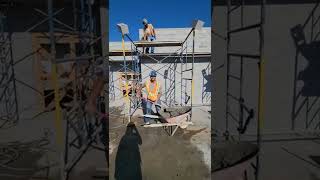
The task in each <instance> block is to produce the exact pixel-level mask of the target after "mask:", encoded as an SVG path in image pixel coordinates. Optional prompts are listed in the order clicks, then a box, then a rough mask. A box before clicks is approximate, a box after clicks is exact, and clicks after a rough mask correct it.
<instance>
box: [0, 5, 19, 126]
mask: <svg viewBox="0 0 320 180" xmlns="http://www.w3.org/2000/svg"><path fill="white" fill-rule="evenodd" d="M10 6H11V2H10V1H9V0H7V1H2V2H1V4H0V129H1V128H7V127H11V126H13V125H15V124H16V123H17V122H18V120H19V111H18V102H17V91H16V80H15V71H14V64H13V58H12V45H11V36H12V33H11V31H10V28H9V26H8V21H9V20H10V19H9V16H10V15H9V8H10Z"/></svg>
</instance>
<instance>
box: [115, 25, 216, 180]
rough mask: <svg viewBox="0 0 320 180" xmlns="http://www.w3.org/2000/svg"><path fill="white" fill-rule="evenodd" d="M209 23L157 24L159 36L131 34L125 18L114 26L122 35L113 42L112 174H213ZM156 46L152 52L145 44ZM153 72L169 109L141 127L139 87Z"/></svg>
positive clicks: (153, 176) (146, 176) (166, 176)
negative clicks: (152, 38)
mask: <svg viewBox="0 0 320 180" xmlns="http://www.w3.org/2000/svg"><path fill="white" fill-rule="evenodd" d="M203 26H204V22H202V21H201V20H194V21H192V20H190V27H185V28H157V27H155V31H156V34H157V39H156V40H155V41H153V42H150V41H143V40H141V41H133V40H132V38H131V37H130V32H131V30H130V27H128V26H127V25H126V24H125V22H123V23H119V24H117V26H115V27H111V28H119V37H122V42H109V49H110V51H109V100H110V104H109V107H110V112H109V117H110V127H109V136H110V140H109V143H110V144H109V147H110V148H109V150H110V151H109V153H110V162H112V163H110V171H109V172H110V177H109V178H110V179H118V178H120V179H121V177H123V178H124V179H126V178H125V177H124V176H125V175H126V174H127V175H128V176H130V177H131V178H133V177H134V178H136V179H141V176H142V177H143V179H171V178H175V179H181V180H182V179H190V180H191V179H197V178H198V177H203V178H202V179H210V159H211V158H210V157H211V156H210V125H211V120H210V117H211V115H210V110H209V109H210V105H211V92H212V89H211V87H212V84H211V37H210V34H211V33H210V32H211V28H210V27H203ZM142 37H143V31H142V29H140V30H139V39H142ZM150 47H154V48H155V49H154V53H146V52H145V51H144V49H146V48H150ZM150 71H156V72H157V82H159V83H160V86H161V87H162V88H161V94H162V95H161V98H160V101H161V110H160V112H163V111H162V110H164V111H167V112H169V114H170V116H167V117H164V116H163V115H164V114H165V113H160V112H158V114H157V113H155V114H154V115H152V118H155V119H157V120H156V122H158V123H151V124H150V125H142V126H140V125H141V124H143V117H142V116H143V115H144V113H143V108H144V106H143V103H142V100H141V98H139V95H138V94H137V92H135V90H136V89H135V88H136V87H138V86H139V84H142V83H144V82H146V81H149V74H150ZM159 119H160V120H159ZM185 121H186V122H185ZM128 122H130V123H129V125H127V124H128ZM132 123H134V125H132ZM185 136H187V137H185ZM168 148H170V151H168ZM129 149H130V151H128V150H129ZM167 152H168V153H167ZM182 152H183V153H182ZM154 154H159V155H156V156H154ZM185 155H186V156H188V157H190V158H184V157H182V156H185ZM128 158H130V161H129V162H128V160H127V159H128ZM169 161H170V162H169ZM141 162H143V163H141ZM164 164H168V165H167V166H164ZM190 169H193V170H191V171H190ZM134 178H133V179H134Z"/></svg>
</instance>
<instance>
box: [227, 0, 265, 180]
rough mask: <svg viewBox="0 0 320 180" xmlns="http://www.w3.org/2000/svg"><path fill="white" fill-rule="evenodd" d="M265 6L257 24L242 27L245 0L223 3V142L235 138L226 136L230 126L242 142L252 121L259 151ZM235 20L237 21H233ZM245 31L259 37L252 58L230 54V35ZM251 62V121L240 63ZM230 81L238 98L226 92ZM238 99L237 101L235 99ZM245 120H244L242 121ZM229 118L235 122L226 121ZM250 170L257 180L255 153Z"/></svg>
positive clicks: (248, 55)
mask: <svg viewBox="0 0 320 180" xmlns="http://www.w3.org/2000/svg"><path fill="white" fill-rule="evenodd" d="M265 5H266V0H260V19H259V20H258V22H257V23H255V24H251V25H245V24H244V12H245V6H246V4H245V0H241V1H232V0H227V32H226V34H227V39H226V40H227V47H226V50H227V52H226V53H227V62H226V65H227V74H226V77H227V83H226V84H227V87H226V114H225V117H226V121H225V123H226V129H225V132H224V136H225V138H226V140H230V136H231V137H232V138H233V137H234V136H235V135H233V136H232V135H230V132H234V129H232V130H231V129H230V123H231V122H236V123H237V125H236V127H237V129H236V130H235V131H237V132H238V140H239V141H241V140H242V138H241V136H242V135H243V134H245V133H246V131H247V127H248V125H249V123H250V121H252V119H256V121H257V126H256V133H255V136H256V138H255V143H256V144H257V146H258V149H260V148H261V129H262V122H263V95H264V92H263V90H264V87H263V85H264V61H265V59H264V26H265ZM239 9H240V27H238V28H234V29H231V27H232V22H233V17H234V16H235V15H234V14H233V13H234V12H235V11H236V10H239ZM234 18H238V17H234ZM249 30H257V31H258V33H259V36H258V40H259V52H258V53H256V54H248V53H243V52H240V51H238V52H237V51H236V50H231V47H232V42H234V40H233V37H234V36H233V35H235V34H237V33H240V32H245V31H249ZM252 59H253V60H255V61H252V62H253V63H254V62H255V63H257V65H258V66H257V68H258V72H259V75H258V81H259V82H258V102H257V104H258V108H257V111H258V112H257V117H255V113H254V109H253V108H249V107H248V105H247V104H246V100H245V99H244V93H243V89H244V86H243V81H244V77H243V63H244V61H249V60H252ZM233 61H240V74H239V76H236V75H234V74H232V73H231V68H230V65H231V63H232V62H233ZM230 79H234V80H237V81H238V82H239V84H238V85H239V86H238V89H239V94H238V95H235V94H232V93H231V91H230ZM237 96H238V97H237ZM231 100H233V101H235V103H236V104H237V105H238V107H239V109H238V111H237V114H238V115H239V116H238V117H235V116H234V112H232V110H231V108H230V104H231V103H230V101H231ZM245 116H246V117H247V118H246V119H244V117H245ZM230 118H231V119H232V120H235V121H230ZM252 167H253V170H254V177H255V179H256V180H258V179H259V170H260V157H259V153H258V154H257V156H256V162H255V163H254V164H253V163H252ZM244 173H245V174H244V175H245V176H247V171H245V172H244ZM246 178H247V177H246Z"/></svg>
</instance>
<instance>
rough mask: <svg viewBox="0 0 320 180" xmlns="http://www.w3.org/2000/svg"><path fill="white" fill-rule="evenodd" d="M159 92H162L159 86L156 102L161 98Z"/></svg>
mask: <svg viewBox="0 0 320 180" xmlns="http://www.w3.org/2000/svg"><path fill="white" fill-rule="evenodd" d="M161 92H162V87H161V86H160V87H159V93H158V96H157V101H158V100H160V98H161V95H162V93H161Z"/></svg>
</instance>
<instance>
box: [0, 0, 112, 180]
mask: <svg viewBox="0 0 320 180" xmlns="http://www.w3.org/2000/svg"><path fill="white" fill-rule="evenodd" d="M8 2H9V1H8ZM46 2H47V8H46V9H45V10H41V9H38V8H36V7H35V8H33V10H35V11H36V12H37V13H39V14H40V15H41V16H43V17H44V18H42V19H41V20H39V21H37V22H36V23H35V24H33V25H32V26H30V28H28V29H27V30H26V31H25V32H37V28H38V27H39V26H43V25H44V24H45V23H46V22H47V23H48V26H47V30H48V31H47V32H40V33H37V34H41V38H42V41H41V43H44V44H46V45H49V51H48V54H49V58H50V62H51V74H50V75H51V77H50V78H51V85H52V87H53V89H54V92H53V93H50V94H47V95H45V94H44V93H43V92H40V91H39V90H38V89H37V88H35V87H32V86H31V85H28V84H27V83H25V82H22V81H18V80H16V79H15V77H14V66H15V65H17V64H18V63H21V62H22V61H25V60H26V59H27V58H28V57H30V56H33V55H36V54H37V53H38V52H39V51H40V50H41V49H44V48H43V47H39V48H38V49H33V52H31V53H29V54H27V55H25V56H23V57H22V58H21V59H19V60H16V61H15V62H13V59H12V50H11V34H10V31H9V33H6V30H7V29H4V28H6V26H5V23H6V21H3V20H4V19H3V18H2V17H5V16H2V12H3V11H2V10H3V9H2V7H1V20H0V21H1V25H2V26H1V34H0V35H1V37H0V40H1V44H0V45H1V53H5V55H6V56H5V57H1V64H0V67H1V69H0V70H1V75H0V80H1V81H0V96H1V98H0V105H2V100H4V101H3V102H6V103H9V104H10V106H6V108H7V109H8V111H7V112H8V113H7V114H6V115H5V116H7V117H9V115H10V114H12V115H10V116H11V119H10V121H12V122H16V121H17V120H18V119H19V115H18V114H19V113H18V105H17V98H16V86H15V81H17V82H19V83H21V85H23V86H26V87H28V88H30V89H32V90H34V91H36V92H37V93H39V95H41V96H42V97H47V96H49V95H53V96H54V103H55V105H54V109H55V130H56V131H55V134H56V143H57V145H58V149H57V150H58V151H59V153H60V155H61V156H60V157H61V159H60V161H59V163H60V164H59V165H60V167H61V176H60V177H61V178H60V179H68V178H69V173H70V172H71V171H72V169H73V168H74V167H75V166H76V165H77V164H78V162H79V161H80V160H81V158H82V157H83V155H84V154H86V152H87V150H88V149H89V148H94V149H97V150H100V151H102V152H103V153H104V156H105V157H106V161H108V143H107V139H108V135H107V123H108V122H107V116H105V113H106V101H107V98H108V97H106V93H105V92H104V93H101V94H100V97H99V98H98V99H97V108H98V111H99V113H100V114H98V115H90V114H88V113H87V112H86V111H85V105H86V103H87V99H88V96H89V94H90V93H91V91H92V84H93V82H92V80H91V79H92V77H93V76H94V72H93V71H94V68H96V65H97V64H96V60H97V59H98V58H100V59H101V58H103V61H104V62H103V63H102V64H104V63H105V62H106V61H105V60H104V57H103V56H102V55H101V54H102V52H100V51H99V46H100V44H99V43H100V42H99V41H100V40H101V39H102V38H104V37H105V36H106V33H104V34H99V32H98V30H97V29H98V28H97V25H98V23H100V22H99V20H100V19H99V18H100V17H99V16H100V14H99V13H97V12H99V6H100V4H101V2H100V1H91V0H79V1H77V0H73V1H72V12H69V13H70V14H72V13H73V18H72V19H73V22H72V25H73V27H72V25H68V24H69V23H70V22H63V21H64V20H59V19H58V18H57V16H58V15H59V14H61V13H62V12H65V11H66V8H65V7H62V8H60V9H58V7H54V5H55V4H54V3H55V2H54V1H53V0H47V1H46ZM44 3H45V2H44ZM102 4H103V3H102ZM6 7H7V6H6ZM94 8H95V9H94ZM4 14H5V13H4ZM2 27H4V28H2ZM66 37H72V38H74V39H77V40H74V39H72V38H69V39H72V40H73V41H74V42H76V43H79V47H76V46H75V44H74V46H73V47H71V49H70V50H71V56H70V57H65V58H57V55H56V52H57V47H56V45H57V44H59V43H66V41H68V40H69V39H68V38H67V40H63V41H62V39H63V38H66ZM43 39H45V40H43ZM39 43H40V42H39ZM67 43H68V42H67ZM3 48H5V49H6V51H2V49H3ZM96 49H98V50H97V51H96ZM68 62H71V63H74V64H75V65H74V66H73V70H74V82H72V81H71V82H69V83H68V84H67V85H66V86H68V87H71V89H72V90H73V93H72V94H73V95H71V96H70V95H69V98H72V102H70V103H69V104H68V105H67V106H68V107H67V108H65V109H62V108H61V101H62V98H63V97H60V95H61V94H62V91H63V90H65V88H66V87H65V86H64V87H60V86H61V85H60V84H63V83H62V82H60V81H61V80H60V79H59V77H58V72H57V70H58V65H59V64H63V63H68ZM83 63H84V64H85V65H84V64H83ZM2 65H4V66H5V67H6V71H3V69H4V66H3V67H2ZM101 66H102V65H101ZM2 71H3V72H2ZM105 71H106V72H107V70H105ZM70 73H72V72H70ZM3 87H4V88H6V89H4V90H3ZM8 91H10V93H8ZM65 96H68V94H67V95H65ZM9 98H10V101H9ZM9 104H8V105H9ZM13 106H15V107H14V108H13ZM9 108H10V109H9ZM9 110H10V112H9ZM0 112H1V111H0ZM44 112H47V110H45V111H44ZM44 112H42V113H44ZM42 113H39V114H42ZM39 114H37V115H36V116H35V117H37V116H38V115H39ZM101 115H102V116H101ZM3 118H4V117H2V113H1V119H3ZM106 165H107V163H106ZM105 176H107V173H106V175H105Z"/></svg>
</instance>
